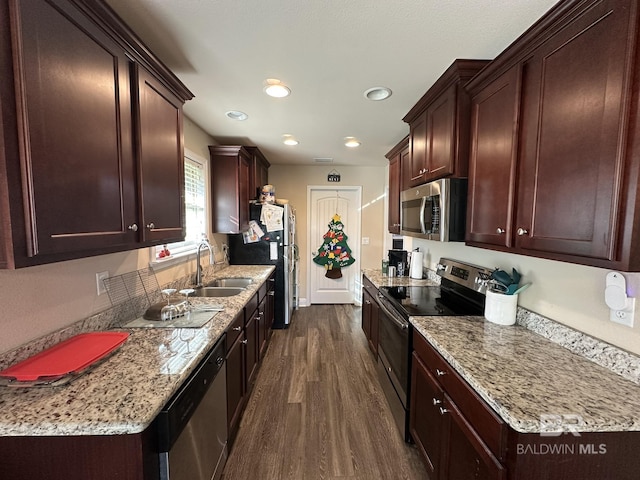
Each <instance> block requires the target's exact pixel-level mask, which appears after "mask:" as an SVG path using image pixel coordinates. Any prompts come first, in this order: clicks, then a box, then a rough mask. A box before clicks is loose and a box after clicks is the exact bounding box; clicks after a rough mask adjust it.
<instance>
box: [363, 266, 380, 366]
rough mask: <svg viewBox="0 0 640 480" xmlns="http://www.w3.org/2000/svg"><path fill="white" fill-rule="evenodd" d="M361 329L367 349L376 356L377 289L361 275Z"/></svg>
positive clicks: (378, 308)
mask: <svg viewBox="0 0 640 480" xmlns="http://www.w3.org/2000/svg"><path fill="white" fill-rule="evenodd" d="M362 285H363V287H362V331H363V332H364V334H365V336H366V337H367V341H368V342H369V349H370V350H371V352H372V353H373V354H374V355H375V356H376V357H377V356H378V324H379V322H378V312H379V310H380V307H378V302H377V301H376V299H375V298H376V295H377V292H378V289H377V288H376V287H375V286H374V285H373V283H371V281H370V280H369V279H368V278H367V277H363V283H362Z"/></svg>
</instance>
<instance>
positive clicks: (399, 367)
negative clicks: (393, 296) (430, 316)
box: [378, 294, 410, 409]
mask: <svg viewBox="0 0 640 480" xmlns="http://www.w3.org/2000/svg"><path fill="white" fill-rule="evenodd" d="M378 301H379V305H380V312H379V317H378V322H379V325H378V328H379V332H378V335H379V336H378V353H379V356H380V360H381V361H382V363H383V365H384V368H385V371H386V372H387V375H388V377H389V379H390V380H391V383H392V384H393V388H394V389H395V391H396V392H397V394H398V397H399V398H400V401H401V402H402V405H403V407H404V408H405V409H406V408H407V390H408V387H409V338H410V335H409V321H408V320H406V319H405V318H403V317H402V315H400V313H399V312H398V311H397V310H396V309H395V308H394V307H393V306H392V305H391V303H390V302H389V301H388V300H387V299H386V298H385V297H383V296H382V295H381V294H380V295H378Z"/></svg>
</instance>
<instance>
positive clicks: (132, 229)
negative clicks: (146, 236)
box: [127, 223, 138, 232]
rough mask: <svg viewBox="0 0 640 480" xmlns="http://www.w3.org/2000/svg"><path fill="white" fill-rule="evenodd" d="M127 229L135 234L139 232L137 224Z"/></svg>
mask: <svg viewBox="0 0 640 480" xmlns="http://www.w3.org/2000/svg"><path fill="white" fill-rule="evenodd" d="M127 228H128V229H129V230H131V231H133V232H137V231H138V225H136V224H135V223H134V224H133V225H129V226H128V227H127Z"/></svg>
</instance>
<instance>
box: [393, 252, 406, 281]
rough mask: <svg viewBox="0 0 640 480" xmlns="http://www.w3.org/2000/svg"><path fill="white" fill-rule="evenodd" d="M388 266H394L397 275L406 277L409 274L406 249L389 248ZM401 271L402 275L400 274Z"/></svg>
mask: <svg viewBox="0 0 640 480" xmlns="http://www.w3.org/2000/svg"><path fill="white" fill-rule="evenodd" d="M389 266H390V267H396V272H397V275H398V276H399V277H400V276H404V277H406V276H407V275H409V265H408V264H407V251H406V250H395V249H394V250H389ZM400 272H402V275H400Z"/></svg>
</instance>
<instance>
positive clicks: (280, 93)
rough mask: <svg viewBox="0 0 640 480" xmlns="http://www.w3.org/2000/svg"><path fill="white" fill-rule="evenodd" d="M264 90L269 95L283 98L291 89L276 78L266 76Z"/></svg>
mask: <svg viewBox="0 0 640 480" xmlns="http://www.w3.org/2000/svg"><path fill="white" fill-rule="evenodd" d="M265 84H266V85H265V87H264V92H265V93H266V94H267V95H269V96H270V97H275V98H283V97H288V96H289V95H290V94H291V90H290V89H289V87H287V86H286V85H285V84H284V83H282V82H281V81H280V80H278V79H277V78H267V80H266V81H265Z"/></svg>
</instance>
